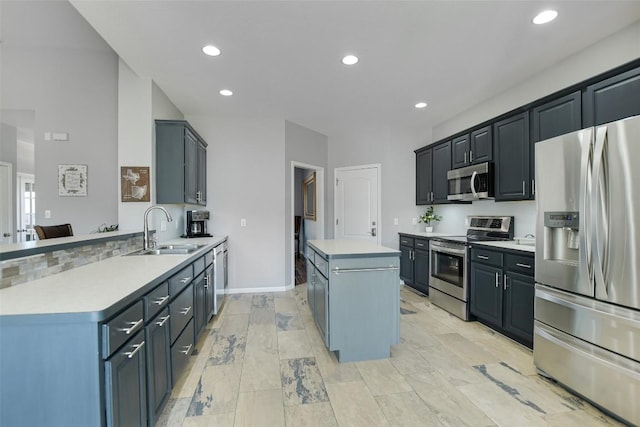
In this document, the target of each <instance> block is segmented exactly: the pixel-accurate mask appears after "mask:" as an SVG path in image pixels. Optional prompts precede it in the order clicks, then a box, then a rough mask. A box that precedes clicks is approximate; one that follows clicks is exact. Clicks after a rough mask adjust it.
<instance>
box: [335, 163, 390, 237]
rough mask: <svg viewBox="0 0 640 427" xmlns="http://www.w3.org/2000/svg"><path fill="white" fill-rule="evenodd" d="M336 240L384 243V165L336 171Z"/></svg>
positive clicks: (338, 169)
mask: <svg viewBox="0 0 640 427" xmlns="http://www.w3.org/2000/svg"><path fill="white" fill-rule="evenodd" d="M335 176H336V192H335V217H336V223H335V227H336V228H335V237H336V239H350V240H366V241H369V242H371V243H377V244H379V243H380V223H379V218H380V165H366V166H353V167H347V168H337V169H335Z"/></svg>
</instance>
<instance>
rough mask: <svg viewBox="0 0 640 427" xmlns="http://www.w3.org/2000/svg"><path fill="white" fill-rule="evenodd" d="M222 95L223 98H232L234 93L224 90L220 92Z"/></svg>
mask: <svg viewBox="0 0 640 427" xmlns="http://www.w3.org/2000/svg"><path fill="white" fill-rule="evenodd" d="M220 95H222V96H231V95H233V92H231V91H230V90H229V89H222V90H221V91H220Z"/></svg>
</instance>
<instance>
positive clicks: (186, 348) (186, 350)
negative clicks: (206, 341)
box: [181, 344, 193, 354]
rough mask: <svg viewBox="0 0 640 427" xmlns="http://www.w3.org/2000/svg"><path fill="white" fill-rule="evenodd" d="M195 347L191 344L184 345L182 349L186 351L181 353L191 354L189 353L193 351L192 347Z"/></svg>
mask: <svg viewBox="0 0 640 427" xmlns="http://www.w3.org/2000/svg"><path fill="white" fill-rule="evenodd" d="M192 346H193V344H189V345H183V346H182V348H184V350H182V351H181V353H182V354H189V352H190V351H191V347H192Z"/></svg>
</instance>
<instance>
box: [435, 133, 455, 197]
mask: <svg viewBox="0 0 640 427" xmlns="http://www.w3.org/2000/svg"><path fill="white" fill-rule="evenodd" d="M450 169H451V141H447V142H445V143H442V144H438V145H436V146H435V147H433V198H432V201H433V203H450V202H449V200H448V199H447V196H448V195H449V182H448V180H447V172H449V170H450Z"/></svg>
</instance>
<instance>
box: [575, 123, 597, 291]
mask: <svg viewBox="0 0 640 427" xmlns="http://www.w3.org/2000/svg"><path fill="white" fill-rule="evenodd" d="M587 135H588V137H587V138H586V139H587V140H586V141H583V142H582V158H581V161H580V187H581V188H580V200H579V203H580V205H579V206H580V217H579V219H578V221H579V228H580V235H579V238H580V245H579V247H580V253H579V257H580V276H582V277H585V276H586V277H585V278H586V279H587V280H588V281H589V283H591V290H592V292H593V264H592V257H591V255H592V252H591V229H590V227H591V210H590V201H591V189H592V185H591V182H592V163H593V144H592V136H591V135H592V134H591V132H589V133H587ZM585 270H586V272H585ZM585 273H586V274H585Z"/></svg>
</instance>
